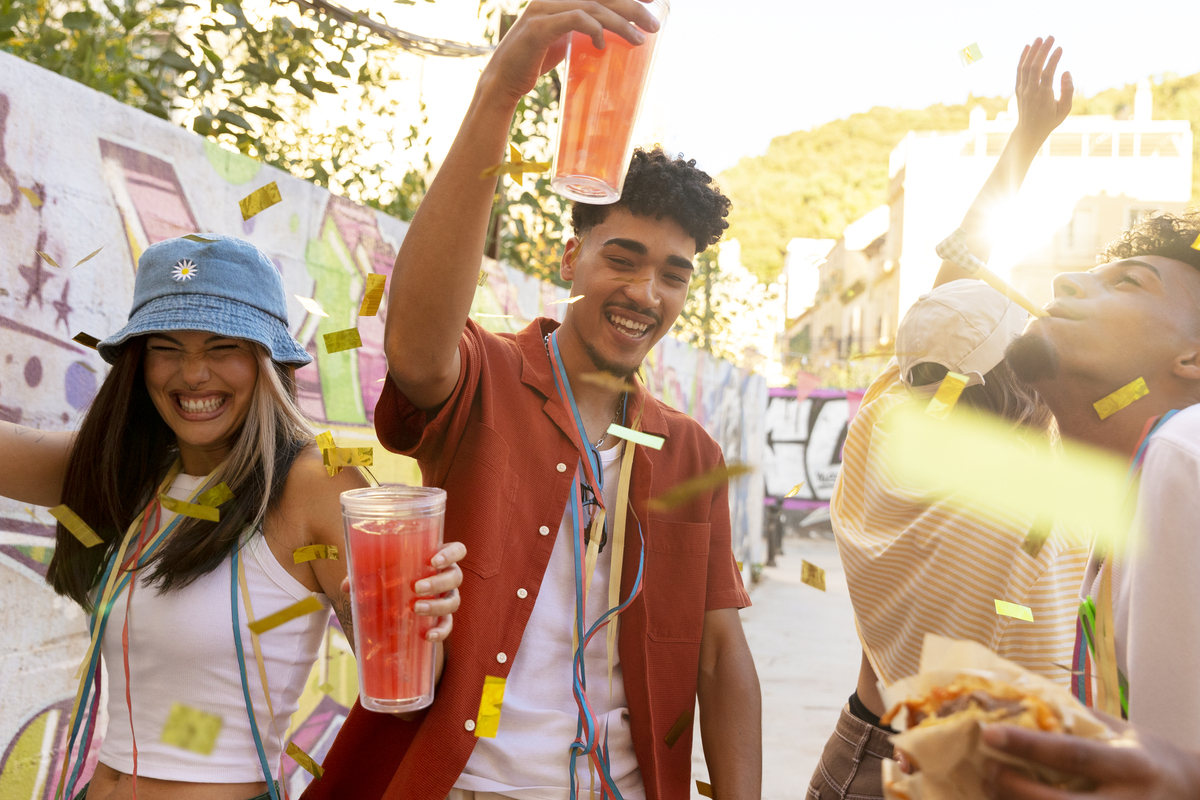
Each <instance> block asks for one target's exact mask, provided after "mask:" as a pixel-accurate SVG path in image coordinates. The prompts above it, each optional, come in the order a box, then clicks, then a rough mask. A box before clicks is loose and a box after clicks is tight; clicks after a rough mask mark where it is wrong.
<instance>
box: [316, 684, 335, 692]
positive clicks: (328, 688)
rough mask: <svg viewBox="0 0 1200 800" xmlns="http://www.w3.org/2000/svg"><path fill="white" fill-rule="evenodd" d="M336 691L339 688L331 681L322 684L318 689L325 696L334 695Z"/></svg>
mask: <svg viewBox="0 0 1200 800" xmlns="http://www.w3.org/2000/svg"><path fill="white" fill-rule="evenodd" d="M336 690H337V687H336V686H334V685H333V684H332V683H330V682H329V681H325V682H324V683H322V684H321V685H320V686H318V687H317V691H319V692H324V693H325V694H333V693H334V692H335V691H336Z"/></svg>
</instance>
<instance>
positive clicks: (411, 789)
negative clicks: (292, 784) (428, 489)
mask: <svg viewBox="0 0 1200 800" xmlns="http://www.w3.org/2000/svg"><path fill="white" fill-rule="evenodd" d="M633 23H636V25H637V26H639V27H641V28H642V29H644V30H648V31H652V30H655V29H656V28H657V23H655V21H654V19H653V17H652V16H651V15H650V14H649V13H648V12H647V10H646V9H645V7H644V6H643V5H642V4H641V3H640V2H638V0H600V2H583V1H582V0H539V1H535V2H533V3H531V4H530V6H529V7H528V9H527V10H526V12H525V13H524V14H523V15H522V17H521V18H520V19H519V20H518V21H517V23H516V24H515V25H514V26H513V28H512V29H511V30H510V31H509V32H508V34H507V36H506V37H505V39H504V41H503V42H502V43H501V45H500V46H499V47H498V48H497V50H496V53H495V55H494V56H493V57H492V59H491V61H490V62H489V64H488V66H487V68H486V69H485V70H484V73H483V75H482V77H481V79H480V81H479V85H478V87H477V90H476V93H475V98H474V100H473V102H472V105H471V107H470V109H469V110H468V111H467V115H466V118H465V120H464V121H463V124H462V127H461V128H460V130H459V133H458V137H457V139H456V140H455V142H454V145H453V147H452V149H451V151H450V153H449V155H448V156H447V158H446V161H445V163H444V164H443V165H442V167H441V169H440V170H439V172H438V175H437V178H436V180H435V181H434V182H433V184H432V186H430V189H429V192H428V194H427V195H426V197H425V200H424V201H423V203H422V204H421V207H420V209H419V211H418V213H417V215H416V217H415V218H414V220H413V222H412V226H411V227H410V229H409V231H408V234H407V236H406V237H405V240H404V243H403V246H402V247H401V250H400V255H399V257H398V258H397V261H396V269H395V272H394V273H393V278H392V289H391V293H392V294H391V304H390V313H389V314H388V319H387V343H386V347H387V356H388V371H389V380H388V382H387V384H386V385H385V388H384V392H383V395H382V397H381V398H380V400H379V405H378V407H377V409H376V415H375V424H376V428H377V430H378V434H379V438H380V441H382V442H383V443H384V444H385V445H386V446H388V447H389V448H390V449H393V450H396V451H399V452H402V453H406V454H409V455H412V456H413V457H415V458H416V459H417V460H418V462H419V463H420V466H421V470H422V474H423V476H424V479H425V483H426V484H427V485H430V486H440V487H443V488H445V489H446V492H447V495H448V498H447V506H446V538H447V539H448V540H458V541H461V542H463V543H464V544H465V545H466V548H467V556H466V558H465V559H464V560H463V562H462V568H463V574H464V577H463V583H462V589H461V594H462V604H461V606H460V608H459V611H458V613H457V614H455V618H454V633H453V635H452V636H451V637H450V638H449V639H448V640H447V641H446V642H445V645H444V646H445V668H444V671H443V673H442V675H441V679H440V683H439V685H438V689H437V697H436V699H435V700H434V703H433V705H432V706H430V707H429V708H428V709H426V710H425V711H423V712H420V713H418V714H416V715H412V716H411V717H409V718H406V719H401V718H397V717H392V716H388V715H384V714H375V713H372V712H368V711H364V710H363V709H362V708H361V707H360V706H357V705H356V706H355V708H354V709H353V711H352V712H351V714H350V716H349V718H348V719H347V720H346V723H345V726H344V727H343V729H342V731H341V733H340V734H339V736H338V739H337V741H336V742H335V744H334V746H333V749H332V750H331V751H330V753H329V756H328V757H327V758H326V760H325V765H324V766H325V775H324V777H323V778H321V779H320V780H318V781H314V783H313V784H312V786H311V787H310V788H309V790H308V791H307V792H306V793H305V797H306V798H317V799H323V798H331V799H332V798H338V800H341V799H342V798H353V799H354V800H374V798H390V799H392V800H443V799H444V798H450V800H491V799H492V798H497V797H508V798H515V800H572V798H574V797H578V796H580V795H584V794H585V793H588V792H590V791H591V790H592V789H593V787H594V789H595V791H597V792H600V791H603V792H604V794H605V796H607V797H613V798H617V797H619V798H623V800H643V799H645V800H684V798H687V797H689V795H690V786H691V747H692V714H693V709H694V708H695V705H696V700H697V697H698V698H699V704H700V729H701V734H702V738H703V744H704V753H705V757H706V761H707V764H708V769H709V776H710V780H711V782H712V786H713V791H714V794H715V796H716V797H718V798H720V800H739V799H745V800H749V799H750V798H758V797H759V795H760V783H761V767H762V763H761V762H762V757H761V698H760V694H759V687H758V678H757V675H756V674H755V670H754V663H753V660H752V659H751V656H750V651H749V648H748V647H747V645H746V641H745V637H744V636H743V633H742V628H741V622H740V620H739V618H738V612H737V610H738V609H739V608H743V607H745V606H748V605H749V604H750V600H749V597H748V596H747V594H746V591H745V589H744V588H743V587H742V583H741V578H740V575H739V573H738V570H737V567H736V564H735V562H734V559H733V554H732V549H731V542H730V514H729V507H728V490H727V486H726V485H725V484H724V482H721V483H720V484H719V485H717V486H716V487H714V488H710V489H707V490H705V491H703V492H701V493H699V494H696V495H693V496H692V497H691V498H690V499H688V500H687V501H685V502H683V503H682V504H679V505H676V506H674V507H671V508H669V509H662V508H658V507H656V508H654V509H652V508H651V507H650V502H649V501H650V499H651V498H652V497H657V496H658V495H661V494H662V493H663V492H665V491H666V490H668V489H671V488H672V487H675V486H677V485H679V484H680V483H682V482H684V481H685V480H687V479H689V478H693V477H696V476H697V475H701V474H703V473H706V472H710V471H712V470H714V469H719V468H721V467H722V466H723V459H722V456H721V451H720V448H719V446H718V445H717V444H716V442H714V441H713V439H712V438H711V437H710V436H708V434H707V433H706V432H705V431H704V430H703V428H701V426H700V425H699V424H698V423H697V422H696V421H695V420H693V419H691V418H690V417H688V416H686V415H685V414H682V413H680V412H678V411H675V410H673V409H671V408H670V407H668V406H666V405H664V404H662V403H660V402H659V401H657V400H656V399H654V398H653V397H651V396H650V395H649V394H648V393H647V392H646V391H645V389H644V387H643V386H641V384H640V383H637V382H636V378H634V377H633V376H634V373H635V371H636V370H637V368H638V367H639V366H640V365H641V363H642V361H643V359H644V358H645V356H646V354H647V353H648V352H649V351H650V349H651V348H652V347H653V346H654V344H655V343H656V342H658V341H659V340H660V339H661V338H662V337H663V336H664V335H666V333H667V332H668V331H669V330H670V329H671V326H672V325H673V324H674V322H675V319H676V318H677V317H678V315H679V313H680V311H681V309H682V308H683V304H684V300H685V299H686V297H687V291H688V284H689V281H690V278H691V275H692V262H693V259H694V257H695V256H696V254H697V253H699V252H701V251H703V250H704V249H706V248H707V247H709V246H710V245H712V244H714V243H715V242H716V241H717V240H718V239H719V238H720V237H721V234H722V233H723V231H724V230H725V228H726V227H727V223H726V222H725V216H726V215H727V213H728V210H729V201H728V199H726V198H725V197H724V196H723V195H722V194H721V193H720V191H719V190H718V189H717V188H716V186H715V185H714V184H713V183H712V181H711V179H710V178H709V176H708V175H706V174H705V173H703V172H701V171H700V170H697V169H696V168H695V166H694V162H684V161H682V160H678V159H671V158H670V157H668V156H667V155H665V154H664V153H662V151H660V150H655V151H654V152H651V153H645V152H641V151H639V152H637V153H635V155H634V158H633V162H632V164H631V166H630V172H629V176H628V178H627V180H626V183H625V187H624V192H623V194H622V197H621V200H620V202H618V203H617V204H615V205H609V206H594V205H586V204H579V203H577V204H576V205H575V206H574V207H573V209H572V226H573V228H574V237H573V238H571V239H570V241H568V243H567V245H566V250H565V253H564V255H563V260H562V267H561V271H562V277H563V278H564V279H565V280H567V281H570V282H572V296H573V298H575V300H574V302H572V303H571V304H570V305H569V306H568V307H567V310H566V313H565V319H564V321H563V323H562V324H561V326H560V325H558V323H556V322H554V321H553V320H549V319H539V320H536V321H535V322H533V323H532V324H530V325H529V327H527V328H525V329H524V330H522V331H521V332H520V333H517V334H515V335H507V334H506V335H495V334H492V333H489V332H487V331H485V330H483V329H482V328H480V327H479V326H477V325H476V324H475V323H474V322H472V321H470V320H469V319H468V313H469V311H470V308H471V302H472V298H473V296H474V293H475V289H476V280H477V277H478V275H479V264H480V260H481V256H482V254H483V249H484V242H485V235H486V231H487V227H488V221H489V214H490V210H491V204H492V195H493V193H494V192H495V191H496V184H495V182H494V181H493V180H490V179H488V180H483V179H481V178H480V174H481V173H482V172H483V171H484V170H485V169H486V168H487V167H489V166H491V165H493V164H495V163H497V162H499V161H501V160H502V159H503V157H504V152H505V147H506V140H507V136H508V131H509V125H510V122H511V120H512V116H513V113H514V111H515V108H516V105H517V102H518V101H519V100H520V98H521V97H522V96H523V95H525V94H526V93H527V92H528V91H530V90H531V89H532V88H533V85H534V82H535V81H536V79H537V77H538V75H539V74H540V73H541V72H542V71H543V69H544V68H545V67H548V66H553V65H554V64H555V63H556V62H557V60H558V59H559V58H561V56H562V43H563V41H564V38H563V37H564V36H565V35H566V34H568V33H570V32H571V31H581V32H583V33H585V34H588V35H591V36H593V38H594V39H596V40H597V44H598V46H599V45H600V40H601V39H602V35H603V31H604V30H606V29H607V30H609V31H612V32H614V33H616V34H617V35H619V36H622V37H624V38H625V39H627V40H628V41H630V42H631V43H632V44H634V45H637V44H640V43H641V41H642V36H641V34H640V33H639V32H638V31H637V29H636V28H635V27H634V24H633ZM624 382H628V383H627V384H626V386H627V388H624V387H623V385H622V384H623V383H624ZM614 423H616V424H617V425H619V426H621V427H622V428H624V429H629V430H632V431H635V432H633V433H630V432H628V431H617V433H610V432H609V429H610V425H612V424H614ZM647 437H648V438H647ZM646 442H651V443H654V444H659V445H660V446H661V449H653V447H652V446H651V445H647V444H645V443H646ZM618 612H619V615H617V616H614V615H615V614H617V613H618ZM606 619H607V620H609V623H608V625H607V626H604V625H603V622H604V620H606ZM614 620H615V621H614ZM618 623H619V624H618ZM613 627H616V630H617V633H616V635H615V636H612V637H610V636H609V635H608V632H609V630H610V629H611V628H613ZM592 631H595V633H594V635H592V636H591V637H590V638H589V636H588V634H589V632H592ZM485 685H486V686H487V687H488V690H487V692H486V693H485ZM501 694H502V701H501V702H499V703H497V701H500V700H501ZM497 705H498V706H499V709H500V712H499V718H498V721H497V715H496V707H497Z"/></svg>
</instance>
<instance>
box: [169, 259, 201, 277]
mask: <svg viewBox="0 0 1200 800" xmlns="http://www.w3.org/2000/svg"><path fill="white" fill-rule="evenodd" d="M197 272H199V270H198V269H197V268H196V264H195V263H194V262H192V261H189V260H188V259H186V258H185V259H183V260H181V261H178V262H176V264H175V269H174V270H172V271H171V277H172V278H174V279H175V280H177V281H188V280H191V279H192V276H193V275H195V274H196V273H197Z"/></svg>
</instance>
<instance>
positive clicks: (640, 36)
mask: <svg viewBox="0 0 1200 800" xmlns="http://www.w3.org/2000/svg"><path fill="white" fill-rule="evenodd" d="M633 39H634V41H636V42H637V43H638V44H645V42H646V34H644V33H642V32H641V31H639V30H638V29H637V28H634V29H633Z"/></svg>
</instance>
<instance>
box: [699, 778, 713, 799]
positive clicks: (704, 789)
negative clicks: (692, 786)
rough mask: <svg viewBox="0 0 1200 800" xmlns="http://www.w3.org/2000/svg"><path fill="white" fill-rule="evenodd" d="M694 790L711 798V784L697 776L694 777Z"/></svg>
mask: <svg viewBox="0 0 1200 800" xmlns="http://www.w3.org/2000/svg"><path fill="white" fill-rule="evenodd" d="M696 791H697V792H699V793H700V794H701V795H703V796H704V797H707V798H709V800H712V796H713V792H712V786H710V785H709V784H707V783H705V782H704V781H702V780H700V779H699V778H697V779H696Z"/></svg>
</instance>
